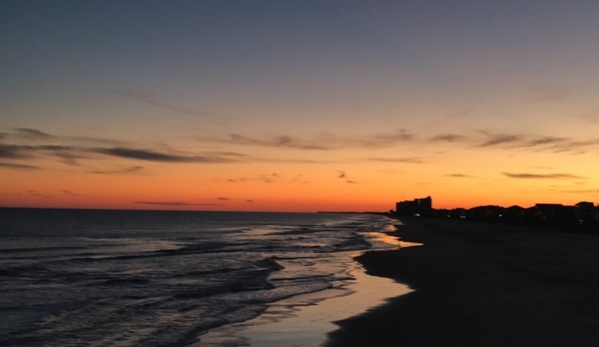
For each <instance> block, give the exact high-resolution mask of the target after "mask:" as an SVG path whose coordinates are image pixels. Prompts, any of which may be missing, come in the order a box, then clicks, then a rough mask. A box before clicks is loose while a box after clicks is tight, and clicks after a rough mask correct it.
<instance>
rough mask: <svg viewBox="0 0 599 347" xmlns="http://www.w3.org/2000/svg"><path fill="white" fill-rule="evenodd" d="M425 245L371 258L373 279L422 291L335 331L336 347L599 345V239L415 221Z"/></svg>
mask: <svg viewBox="0 0 599 347" xmlns="http://www.w3.org/2000/svg"><path fill="white" fill-rule="evenodd" d="M405 224H406V225H404V226H399V230H398V235H399V236H400V237H401V238H402V239H403V240H405V241H413V242H422V243H424V244H425V246H423V247H412V248H405V249H401V250H397V251H387V252H369V253H366V254H364V255H362V256H361V257H359V258H358V261H359V262H360V263H362V264H363V265H364V266H365V267H366V269H367V272H368V273H369V274H372V275H377V276H384V277H390V278H393V279H395V280H397V281H400V282H402V283H407V284H409V285H410V286H411V287H412V288H413V289H415V291H414V292H412V293H410V294H407V295H403V296H400V297H397V298H395V299H392V300H391V301H389V303H388V304H387V305H384V306H381V307H378V308H376V309H373V310H370V311H368V312H366V313H364V314H362V315H360V316H357V317H353V318H350V319H346V320H343V321H340V322H337V324H338V325H339V326H340V329H339V330H337V331H335V332H333V333H330V334H329V340H328V342H327V344H326V346H328V347H341V346H344V347H347V346H395V345H397V346H404V347H409V346H512V347H513V346H594V345H597V344H599V236H595V235H582V234H562V233H555V232H549V231H540V230H531V229H525V228H517V227H509V226H504V225H496V224H484V223H475V222H466V221H451V220H433V219H415V220H407V221H405Z"/></svg>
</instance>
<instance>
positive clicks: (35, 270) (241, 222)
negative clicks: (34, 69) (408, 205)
mask: <svg viewBox="0 0 599 347" xmlns="http://www.w3.org/2000/svg"><path fill="white" fill-rule="evenodd" d="M392 223H393V221H392V220H390V219H388V218H386V217H384V216H378V215H362V214H293V213H241V212H239V213H237V212H167V211H98V210H45V209H40V210H37V209H0V315H1V319H0V346H28V347H34V346H61V347H66V346H123V347H124V346H148V347H153V346H169V347H177V346H188V345H190V344H193V343H197V341H198V336H199V337H200V338H201V335H202V334H204V333H206V332H207V331H209V330H211V329H214V328H217V327H223V326H227V325H231V324H233V323H236V322H242V321H247V320H249V319H252V318H254V317H257V316H259V315H260V314H261V313H263V312H264V311H265V310H266V309H267V308H268V307H269V305H272V304H273V303H277V302H281V301H283V300H288V299H289V298H293V297H297V296H304V297H305V295H306V294H309V293H317V292H320V291H324V290H327V289H340V290H342V288H344V284H345V283H347V282H348V281H351V280H352V279H353V278H352V275H351V272H350V271H349V267H350V266H349V263H348V259H350V258H349V254H352V253H355V252H356V251H360V250H367V249H372V248H380V249H382V248H388V247H391V246H389V245H388V244H386V243H384V242H380V241H377V238H376V237H375V236H374V235H376V233H377V232H380V233H384V232H386V231H389V230H391V228H392Z"/></svg>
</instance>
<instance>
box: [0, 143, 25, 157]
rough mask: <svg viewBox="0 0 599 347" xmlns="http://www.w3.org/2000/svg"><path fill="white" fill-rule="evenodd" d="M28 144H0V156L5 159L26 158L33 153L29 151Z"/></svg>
mask: <svg viewBox="0 0 599 347" xmlns="http://www.w3.org/2000/svg"><path fill="white" fill-rule="evenodd" d="M27 151H28V147H27V146H19V145H8V144H0V158H4V159H26V158H30V157H31V155H29V154H28V153H27Z"/></svg>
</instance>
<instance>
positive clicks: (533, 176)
mask: <svg viewBox="0 0 599 347" xmlns="http://www.w3.org/2000/svg"><path fill="white" fill-rule="evenodd" d="M503 175H504V176H507V177H511V178H518V179H585V177H582V176H578V175H574V174H571V173H551V174H536V173H511V172H504V173H503Z"/></svg>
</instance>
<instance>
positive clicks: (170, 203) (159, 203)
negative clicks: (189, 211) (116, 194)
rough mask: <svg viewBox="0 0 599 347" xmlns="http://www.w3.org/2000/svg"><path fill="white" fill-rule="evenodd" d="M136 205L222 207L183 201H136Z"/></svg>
mask: <svg viewBox="0 0 599 347" xmlns="http://www.w3.org/2000/svg"><path fill="white" fill-rule="evenodd" d="M134 204H139V205H157V206H222V205H220V204H211V203H206V204H195V203H189V202H182V201H135V202H134Z"/></svg>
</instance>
